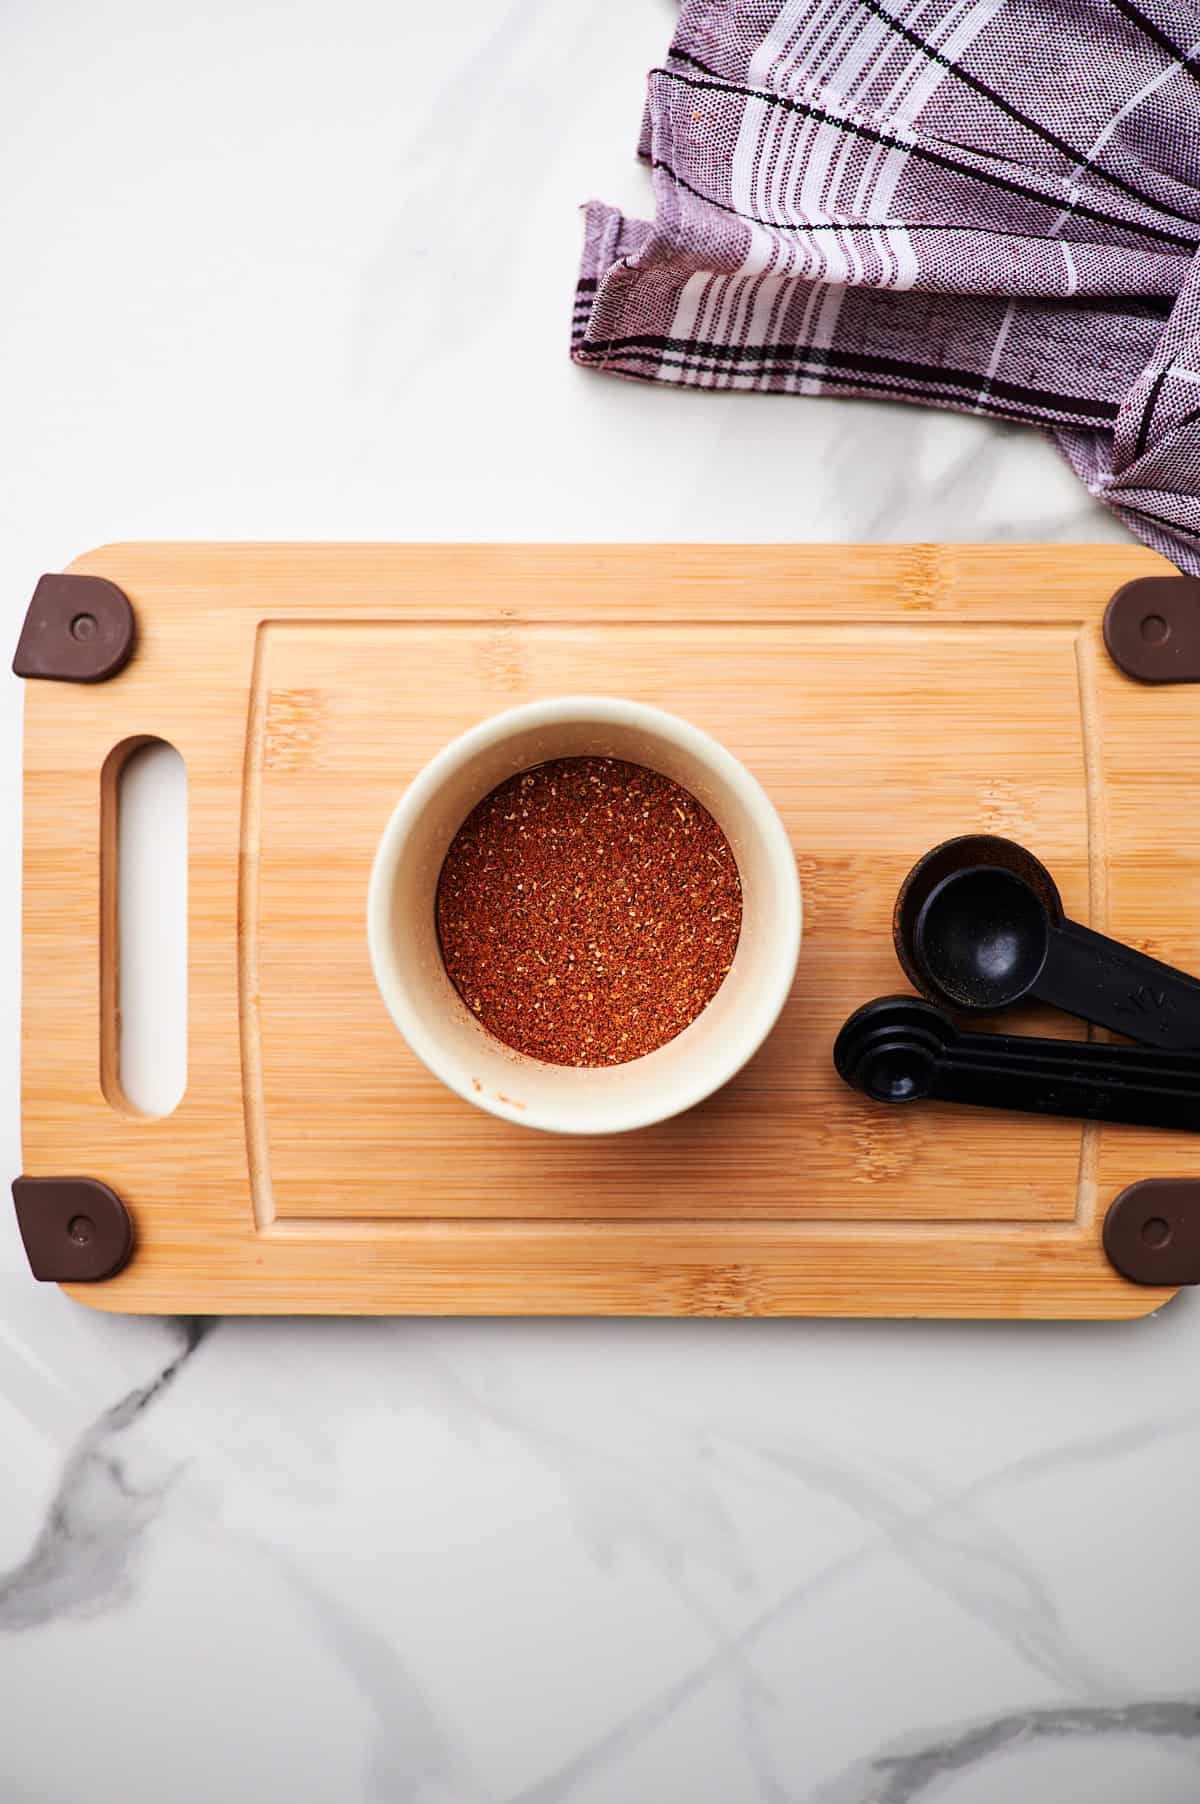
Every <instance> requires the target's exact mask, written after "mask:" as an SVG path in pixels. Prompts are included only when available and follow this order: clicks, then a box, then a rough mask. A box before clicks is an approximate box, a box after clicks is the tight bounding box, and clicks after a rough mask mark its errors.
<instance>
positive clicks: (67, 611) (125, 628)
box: [13, 576, 137, 683]
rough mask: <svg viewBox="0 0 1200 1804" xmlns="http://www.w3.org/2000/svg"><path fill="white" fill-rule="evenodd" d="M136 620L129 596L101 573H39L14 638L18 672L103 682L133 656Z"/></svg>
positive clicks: (67, 680)
mask: <svg viewBox="0 0 1200 1804" xmlns="http://www.w3.org/2000/svg"><path fill="white" fill-rule="evenodd" d="M136 637H137V623H136V621H135V619H134V614H133V609H132V607H131V606H130V604H129V597H128V596H127V595H126V593H125V591H124V590H123V589H118V587H117V585H116V583H110V582H109V580H108V578H107V577H104V576H43V577H42V578H41V579H40V581H39V582H38V586H37V588H36V589H35V590H34V591H33V600H32V601H31V602H30V604H29V609H28V612H27V613H26V615H25V624H24V626H23V627H22V628H21V637H20V638H19V639H18V641H17V650H16V655H15V657H14V658H13V669H14V671H15V672H16V674H17V675H18V676H19V677H40V678H43V679H47V680H49V681H52V682H59V683H103V682H105V681H106V680H107V679H108V678H109V677H113V676H116V674H117V672H118V671H120V670H124V668H125V666H126V664H128V662H129V660H130V658H131V657H132V656H133V647H134V640H135V639H136Z"/></svg>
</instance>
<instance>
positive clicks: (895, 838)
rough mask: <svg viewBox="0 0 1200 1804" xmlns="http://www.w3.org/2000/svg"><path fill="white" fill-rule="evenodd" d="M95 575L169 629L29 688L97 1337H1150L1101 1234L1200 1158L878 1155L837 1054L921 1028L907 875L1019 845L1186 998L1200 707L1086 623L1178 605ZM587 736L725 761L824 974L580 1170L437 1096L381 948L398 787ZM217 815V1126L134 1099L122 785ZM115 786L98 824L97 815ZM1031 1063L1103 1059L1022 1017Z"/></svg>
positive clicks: (894, 1139)
mask: <svg viewBox="0 0 1200 1804" xmlns="http://www.w3.org/2000/svg"><path fill="white" fill-rule="evenodd" d="M73 568H74V570H75V571H76V572H82V573H90V574H93V575H100V576H104V577H107V578H109V579H111V581H112V582H114V583H116V584H117V585H119V587H120V588H121V589H122V590H124V592H125V593H126V595H127V596H128V597H129V599H130V601H131V602H132V604H133V608H134V611H135V614H136V619H137V629H138V640H137V649H136V653H135V655H134V657H133V659H132V661H131V662H130V663H129V664H128V665H127V666H126V668H125V669H124V670H123V671H122V672H121V673H120V674H119V675H117V676H115V677H113V678H112V679H110V680H109V681H106V682H101V683H97V684H95V685H91V686H82V685H79V684H74V683H62V682H53V681H32V682H29V683H28V684H27V685H26V727H25V758H26V771H25V807H26V816H25V938H24V986H25V1003H24V1032H23V1060H24V1077H23V1119H24V1159H25V1171H26V1173H27V1174H30V1175H32V1176H35V1177H36V1176H53V1175H60V1174H74V1175H80V1174H87V1175H88V1176H91V1177H94V1178H99V1179H101V1180H103V1182H104V1183H106V1184H108V1185H110V1186H111V1187H112V1189H113V1190H115V1191H116V1192H117V1193H118V1195H119V1196H120V1197H121V1198H122V1199H123V1201H124V1203H125V1204H126V1206H127V1208H128V1211H129V1214H130V1216H131V1218H132V1222H133V1227H134V1233H135V1249H134V1253H133V1256H132V1258H131V1260H130V1262H129V1263H128V1265H127V1266H126V1267H125V1269H124V1270H123V1271H122V1272H121V1273H120V1274H119V1275H118V1276H116V1277H113V1278H111V1279H108V1280H106V1281H104V1282H98V1283H91V1284H75V1285H70V1286H68V1288H69V1289H70V1290H71V1292H72V1294H73V1295H75V1296H76V1297H78V1298H79V1300H80V1301H83V1302H87V1303H90V1304H93V1305H95V1306H97V1307H99V1308H102V1309H111V1310H133V1311H188V1312H192V1311H195V1312H207V1311H318V1312H334V1311H337V1312H348V1313H349V1312H362V1313H368V1312H419V1313H443V1312H445V1313H494V1312H500V1313H547V1314H550V1313H615V1314H710V1313H711V1314H748V1315H753V1314H768V1315H770V1314H830V1315H927V1316H1027V1317H1034V1316H1076V1317H1083V1316H1086V1317H1121V1316H1137V1315H1141V1314H1143V1313H1145V1312H1146V1311H1147V1310H1150V1309H1153V1308H1155V1307H1157V1306H1158V1305H1160V1304H1161V1303H1162V1302H1163V1301H1164V1300H1165V1298H1166V1297H1167V1296H1169V1295H1170V1294H1171V1293H1170V1292H1169V1291H1165V1290H1159V1289H1147V1288H1143V1287H1140V1286H1137V1285H1133V1284H1130V1283H1128V1282H1127V1281H1126V1280H1124V1279H1123V1278H1121V1277H1119V1276H1118V1275H1117V1273H1116V1272H1115V1271H1114V1270H1113V1269H1112V1267H1111V1266H1110V1265H1109V1264H1108V1263H1107V1261H1106V1259H1105V1257H1104V1254H1103V1251H1102V1248H1101V1244H1100V1226H1101V1222H1102V1219H1103V1215H1104V1212H1105V1210H1106V1208H1107V1206H1108V1204H1109V1202H1110V1201H1111V1200H1112V1198H1113V1197H1114V1196H1115V1195H1116V1194H1117V1192H1118V1191H1119V1190H1121V1189H1122V1188H1123V1187H1124V1186H1125V1185H1127V1184H1129V1183H1130V1182H1132V1181H1134V1180H1136V1179H1139V1178H1143V1177H1150V1176H1175V1175H1184V1176H1186V1175H1188V1174H1190V1173H1192V1172H1194V1171H1196V1170H1197V1168H1198V1167H1200V1144H1198V1143H1197V1142H1196V1141H1195V1140H1194V1139H1193V1138H1191V1137H1190V1136H1187V1135H1183V1134H1167V1133H1152V1132H1148V1131H1143V1130H1137V1129H1132V1128H1123V1127H1112V1128H1108V1127H1105V1128H1101V1127H1097V1126H1094V1125H1093V1126H1086V1127H1081V1126H1080V1125H1079V1124H1078V1123H1074V1122H1070V1121H1057V1120H1043V1119H1031V1118H1024V1117H1018V1116H1008V1115H1004V1114H999V1113H995V1114H993V1113H990V1112H987V1111H978V1112H976V1111H969V1110H964V1109H953V1108H949V1107H940V1106H929V1105H927V1106H918V1107H915V1108H913V1109H912V1110H908V1111H906V1110H903V1109H885V1108H880V1107H876V1106H874V1105H872V1104H870V1103H868V1102H867V1101H866V1100H865V1099H864V1098H863V1097H861V1096H859V1095H857V1094H855V1093H853V1092H851V1091H850V1090H848V1089H846V1088H845V1087H844V1086H843V1085H842V1084H841V1083H840V1082H839V1080H838V1079H837V1078H836V1076H835V1075H834V1072H833V1068H832V1064H831V1060H830V1052H831V1047H832V1043H833V1038H834V1035H835V1032H836V1030H837V1028H838V1026H839V1025H840V1023H841V1022H842V1021H843V1019H844V1018H845V1017H846V1015H847V1014H848V1013H849V1012H850V1011H851V1010H852V1009H853V1008H854V1007H855V1006H857V1004H859V1003H860V1002H863V1001H865V1000H866V999H868V998H869V997H872V996H875V995H878V994H881V993H885V992H888V991H895V990H900V989H903V988H905V987H906V986H905V985H904V983H903V980H902V978H901V974H900V971H899V968H898V966H897V963H896V959H895V955H894V953H893V950H892V945H891V936H890V921H891V911H892V904H893V901H894V898H895V895H896V891H897V888H898V886H899V884H900V881H901V879H902V877H903V876H904V874H905V872H906V871H907V870H908V868H909V866H910V865H911V864H912V863H913V862H914V860H915V859H916V858H917V857H918V856H919V855H920V854H921V853H923V852H924V851H926V850H927V849H928V848H929V847H930V846H932V845H933V844H935V843H936V842H937V841H938V840H941V839H944V838H947V837H949V836H950V835H952V834H956V833H965V832H977V831H984V832H995V833H1001V834H1006V835H1009V836H1011V837H1013V838H1016V839H1019V840H1021V841H1022V842H1024V843H1025V844H1027V845H1028V846H1029V847H1030V848H1031V849H1032V850H1033V851H1035V852H1036V853H1037V854H1038V856H1039V857H1041V858H1042V859H1043V860H1044V861H1045V862H1046V863H1047V864H1048V865H1049V866H1050V868H1051V870H1052V871H1053V873H1054V875H1055V877H1056V878H1057V880H1058V883H1059V885H1060V887H1061V889H1062V891H1063V896H1064V901H1065V903H1066V906H1067V910H1068V912H1069V913H1070V914H1072V915H1074V916H1075V917H1076V918H1077V919H1080V920H1084V921H1089V922H1090V923H1091V924H1092V925H1093V926H1095V927H1099V928H1101V929H1103V930H1105V931H1108V932H1112V933H1115V934H1117V935H1118V936H1121V937H1123V938H1126V939H1128V940H1130V941H1132V942H1133V943H1134V944H1136V945H1138V946H1141V947H1143V948H1145V949H1146V950H1148V951H1150V952H1152V953H1154V954H1155V955H1156V956H1158V957H1160V958H1163V959H1167V960H1169V961H1171V962H1174V963H1178V964H1181V965H1182V966H1184V967H1185V968H1188V969H1193V970H1195V969H1200V885H1198V883H1197V876H1198V873H1200V810H1198V809H1197V807H1196V803H1195V771H1196V768H1197V760H1198V758H1200V696H1197V694H1196V693H1195V692H1194V690H1192V689H1191V688H1188V687H1171V688H1153V687H1148V686H1145V685H1142V684H1139V683H1135V682H1133V681H1131V680H1130V679H1129V678H1128V677H1126V676H1124V675H1122V674H1121V673H1120V672H1119V671H1118V670H1117V669H1116V668H1115V667H1114V665H1113V664H1112V663H1111V662H1110V660H1109V658H1108V656H1107V655H1106V652H1105V649H1104V645H1103V641H1102V639H1101V636H1100V621H1101V616H1102V613H1103V609H1104V606H1105V603H1106V601H1107V600H1108V598H1109V596H1110V595H1111V594H1112V593H1113V591H1114V589H1115V588H1116V587H1117V586H1118V585H1119V584H1120V583H1122V582H1125V581H1128V580H1129V579H1131V578H1133V577H1136V576H1139V575H1148V574H1157V573H1160V572H1163V571H1165V570H1166V568H1167V566H1165V565H1164V564H1163V563H1162V562H1161V560H1159V559H1157V558H1155V557H1154V556H1152V555H1151V554H1150V553H1148V552H1144V551H1141V550H1138V549H1134V548H1127V547H1119V546H1075V545H1061V546H1019V547H1013V546H1005V547H975V546H953V547H942V548H938V547H929V546H909V547H896V546H858V547H845V546H833V547H817V546H769V547H708V546H696V545H663V546H519V545H501V546H481V545H472V546H454V545H432V546H388V545H292V546H289V545H278V546H257V545H122V546H109V547H106V548H105V549H103V550H101V551H97V552H94V553H91V554H90V555H88V556H87V557H84V558H82V559H80V560H79V562H78V563H77V564H76V565H75V566H73ZM571 691H588V692H591V693H613V694H619V695H624V696H629V697H633V698H635V699H637V700H641V701H647V702H654V703H658V704H660V705H661V706H663V707H666V708H668V709H670V710H672V711H673V712H676V713H679V714H682V715H684V716H686V717H687V718H688V719H690V720H692V721H694V722H695V723H696V724H697V725H699V726H701V727H703V728H705V729H707V730H708V731H709V732H711V733H713V734H715V735H716V736H717V738H719V739H721V740H722V741H724V743H725V744H726V745H727V746H729V748H730V749H731V750H732V751H733V752H734V753H736V754H737V756H738V757H740V758H742V759H743V760H744V761H745V762H746V763H747V764H748V765H749V766H750V768H751V769H752V770H753V771H754V772H755V773H756V774H757V775H758V777H759V778H760V779H761V780H762V782H763V784H764V785H765V787H766V789H767V790H768V792H769V793H770V795H771V796H772V798H773V800H774V801H775V803H776V804H777V806H778V808H779V810H780V812H781V814H782V816H783V819H784V821H785V823H786V825H787V827H788V829H789V831H790V833H791V836H792V840H793V843H794V846H795V851H796V858H797V861H798V864H799V868H800V872H801V878H802V882H803V886H804V907H805V933H804V945H803V948H802V951H801V956H800V965H799V971H798V975H797V980H796V984H795V989H794V992H793V995H792V997H791V1000H790V1002H789V1003H788V1006H787V1008H786V1010H785V1012H784V1016H783V1018H782V1020H781V1022H780V1025H779V1027H778V1028H777V1030H776V1032H775V1033H774V1035H773V1036H772V1037H771V1039H770V1041H769V1042H768V1044H767V1046H766V1047H765V1048H764V1050H763V1051H762V1052H761V1053H760V1054H759V1056H758V1057H757V1058H755V1059H754V1060H753V1061H752V1063H751V1064H750V1065H749V1066H748V1067H747V1068H746V1070H745V1071H744V1072H743V1073H742V1074H741V1075H740V1076H739V1077H738V1078H736V1079H735V1080H734V1082H732V1083H731V1084H730V1085H728V1086H727V1088H726V1089H724V1090H723V1091H721V1092H720V1093H719V1094H718V1095H717V1096H716V1097H714V1098H713V1099H712V1100H711V1101H710V1102H708V1103H707V1104H705V1105H703V1106H702V1107H700V1108H698V1109H696V1110H694V1111H692V1112H691V1113H690V1114H687V1115H685V1116H682V1117H679V1118H677V1119H676V1120H673V1121H669V1122H667V1123H665V1124H663V1125H662V1126H660V1127H657V1128H653V1129H650V1130H647V1131H644V1132H640V1133H635V1134H631V1135H628V1136H618V1137H615V1138H609V1139H599V1138H598V1139H559V1138H555V1137H551V1136H546V1135H539V1134H537V1133H534V1132H530V1131H528V1130H525V1129H522V1128H519V1127H515V1126H512V1125H510V1124H508V1123H506V1122H503V1121H500V1120H497V1119H495V1118H494V1117H491V1116H487V1115H485V1114H483V1113H482V1112H480V1111H478V1110H475V1109H472V1108H470V1107H469V1106H468V1105H466V1104H465V1103H463V1102H461V1101H460V1100H458V1099H457V1098H455V1097H453V1096H452V1095H450V1094H449V1093H448V1092H446V1091H445V1090H444V1089H443V1088H442V1087H441V1086H440V1085H439V1084H438V1083H437V1081H436V1080H434V1079H433V1078H431V1077H430V1076H429V1075H428V1074H427V1073H426V1071H425V1070H424V1068H423V1067H422V1066H421V1065H420V1064H419V1063H418V1062H417V1061H416V1059H415V1058H414V1057H413V1056H412V1055H411V1054H410V1053H409V1051H408V1049H407V1047H406V1046H405V1044H404V1042H403V1041H402V1040H401V1038H400V1037H399V1035H398V1034H397V1033H396V1031H395V1030H394V1028H393V1027H392V1025H391V1023H390V1021H389V1019H388V1017H387V1015H386V1013H385V1011H384V1008H383V1004H382V1003H381V1001H380V999H379V996H378V994H377V992H376V989H375V985H374V982H373V979H372V975H371V969H370V965H369V961H368V957H367V948H366V939H365V932H364V908H365V896H366V886H367V877H368V872H369V868H370V864H371V860H372V857H373V854H374V851H375V847H376V843H377V841H378V838H379V836H380V833H381V832H382V829H383V827H384V824H385V822H386V821H387V819H388V816H389V814H390V812H391V810H392V808H393V806H394V804H395V802H396V800H397V798H398V797H399V795H400V794H401V792H402V791H403V789H404V787H405V785H406V784H407V783H408V781H409V779H410V778H411V777H412V776H413V774H414V773H415V772H416V771H417V770H418V769H419V768H420V766H421V765H422V764H424V763H425V761H426V760H427V759H428V758H429V757H430V756H431V755H432V754H433V753H434V752H435V751H437V749H438V748H439V747H440V746H441V745H443V744H444V743H445V742H446V741H447V740H449V739H450V738H452V737H453V736H454V735H455V734H457V733H459V732H461V731H462V730H463V729H465V728H466V727H468V726H470V725H471V724H472V723H474V722H476V721H478V720H479V719H480V718H481V717H483V716H486V715H488V714H491V713H495V712H498V711H499V710H501V709H503V708H507V707H509V706H511V705H513V704H515V703H517V702H521V701H526V700H529V699H532V698H535V697H540V696H550V695H554V694H560V693H567V692H571ZM146 736H158V737H161V738H163V739H165V740H168V741H170V742H171V744H173V745H174V746H176V747H177V748H178V750H179V752H180V753H181V754H182V756H183V758H184V760H185V762H186V765H187V771H188V784H189V936H190V937H189V998H190V1000H189V1044H188V1083H187V1091H186V1094H185V1096H184V1099H183V1101H182V1102H181V1103H180V1104H179V1106H178V1108H177V1109H176V1110H175V1111H174V1112H173V1114H171V1115H169V1116H166V1117H162V1118H156V1119H148V1118H145V1117H142V1116H138V1115H137V1114H135V1113H134V1112H133V1111H132V1110H131V1109H130V1108H129V1107H128V1105H127V1104H126V1103H125V1102H124V1100H123V1098H122V1095H121V1091H120V1083H119V1075H118V1073H117V1069H116V1027H115V1023H114V1021H113V1020H112V1018H111V1017H112V1008H113V999H114V998H115V994H116V980H115V974H114V969H113V966H114V959H115V953H114V949H113V941H114V934H113V913H114V906H115V904H114V899H113V896H112V894H111V887H112V884H113V883H114V882H115V877H114V874H113V858H112V855H111V854H112V844H113V839H114V835H115V824H114V818H113V817H114V811H115V791H116V773H117V770H118V768H119V765H120V762H121V760H122V758H123V757H124V755H125V753H126V751H127V750H128V748H129V747H131V746H132V745H135V744H137V743H139V742H140V741H141V740H143V739H144V738H145V737H146ZM102 773H103V779H102ZM1006 1025H1008V1026H1010V1027H1014V1028H1016V1029H1017V1030H1018V1031H1023V1030H1025V1029H1038V1030H1040V1031H1048V1032H1055V1033H1059V1034H1072V1033H1076V1034H1082V1033H1083V1032H1084V1031H1085V1030H1084V1029H1082V1028H1081V1027H1079V1026H1078V1025H1077V1024H1073V1023H1070V1022H1068V1021H1066V1020H1065V1019H1063V1018H1061V1017H1053V1016H1050V1015H1049V1014H1048V1013H1047V1014H1042V1015H1039V1014H1037V1013H1029V1014H1027V1015H1025V1016H1024V1017H1023V1018H1014V1017H1009V1018H1007V1019H1006Z"/></svg>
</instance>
